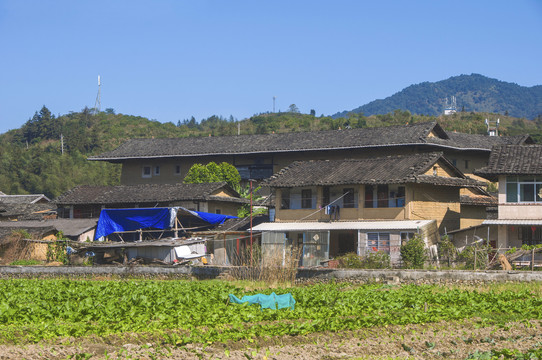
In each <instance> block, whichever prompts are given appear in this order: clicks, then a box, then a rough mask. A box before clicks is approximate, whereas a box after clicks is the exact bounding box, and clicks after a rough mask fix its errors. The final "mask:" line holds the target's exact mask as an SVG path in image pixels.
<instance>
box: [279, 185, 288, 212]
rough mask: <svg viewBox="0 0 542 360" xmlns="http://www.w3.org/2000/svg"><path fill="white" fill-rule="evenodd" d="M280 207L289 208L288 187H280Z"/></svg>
mask: <svg viewBox="0 0 542 360" xmlns="http://www.w3.org/2000/svg"><path fill="white" fill-rule="evenodd" d="M280 208H281V209H289V208H290V189H282V191H281V195H280Z"/></svg>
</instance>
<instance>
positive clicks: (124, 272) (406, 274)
mask: <svg viewBox="0 0 542 360" xmlns="http://www.w3.org/2000/svg"><path fill="white" fill-rule="evenodd" d="M229 269H230V268H229V267H221V266H193V267H188V266H0V278H4V279H6V278H50V277H51V278H52V277H67V278H80V277H83V278H85V277H89V278H96V277H118V278H132V277H137V278H172V279H193V278H195V279H214V278H220V277H223V276H225V275H226V274H227V272H228V270H229ZM328 281H348V282H355V283H368V282H382V283H392V284H398V283H417V284H426V283H427V284H447V283H480V282H511V281H522V282H525V281H527V282H530V281H542V271H535V272H531V271H502V270H487V271H482V270H480V271H465V270H364V269H299V272H298V274H297V280H296V282H298V283H315V282H328Z"/></svg>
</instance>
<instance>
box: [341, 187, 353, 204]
mask: <svg viewBox="0 0 542 360" xmlns="http://www.w3.org/2000/svg"><path fill="white" fill-rule="evenodd" d="M343 194H344V197H343V207H345V208H353V207H356V203H355V196H354V188H345V189H343Z"/></svg>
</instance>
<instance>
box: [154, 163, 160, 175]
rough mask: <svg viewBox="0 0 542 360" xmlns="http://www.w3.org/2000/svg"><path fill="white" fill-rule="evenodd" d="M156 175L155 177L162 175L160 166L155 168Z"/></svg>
mask: <svg viewBox="0 0 542 360" xmlns="http://www.w3.org/2000/svg"><path fill="white" fill-rule="evenodd" d="M154 175H155V176H158V175H160V166H159V165H156V166H155V167H154Z"/></svg>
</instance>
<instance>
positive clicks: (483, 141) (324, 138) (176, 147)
mask: <svg viewBox="0 0 542 360" xmlns="http://www.w3.org/2000/svg"><path fill="white" fill-rule="evenodd" d="M431 133H434V134H435V135H436V136H429V135H430V134H431ZM503 139H505V138H503V137H489V136H483V135H469V134H461V135H459V134H453V133H449V132H446V131H444V130H443V129H442V128H441V126H440V125H439V124H438V123H436V122H425V123H415V124H410V125H401V126H386V127H374V128H361V129H348V130H330V131H313V132H291V133H282V134H267V135H238V136H214V137H185V138H170V139H132V140H129V141H127V142H125V143H124V144H122V145H121V146H119V147H118V148H117V149H115V150H113V151H109V152H106V153H103V154H100V155H97V156H94V157H90V158H89V160H107V161H120V160H125V159H142V158H167V157H183V156H205V155H229V154H257V153H281V152H293V151H318V150H340V149H356V148H365V147H381V146H403V145H428V146H431V147H432V148H434V147H435V146H437V147H446V148H456V149H462V150H465V149H478V150H485V151H489V150H490V149H491V147H492V146H494V145H497V144H501V143H503V141H508V140H503ZM510 141H512V140H510ZM513 141H519V140H513Z"/></svg>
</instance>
